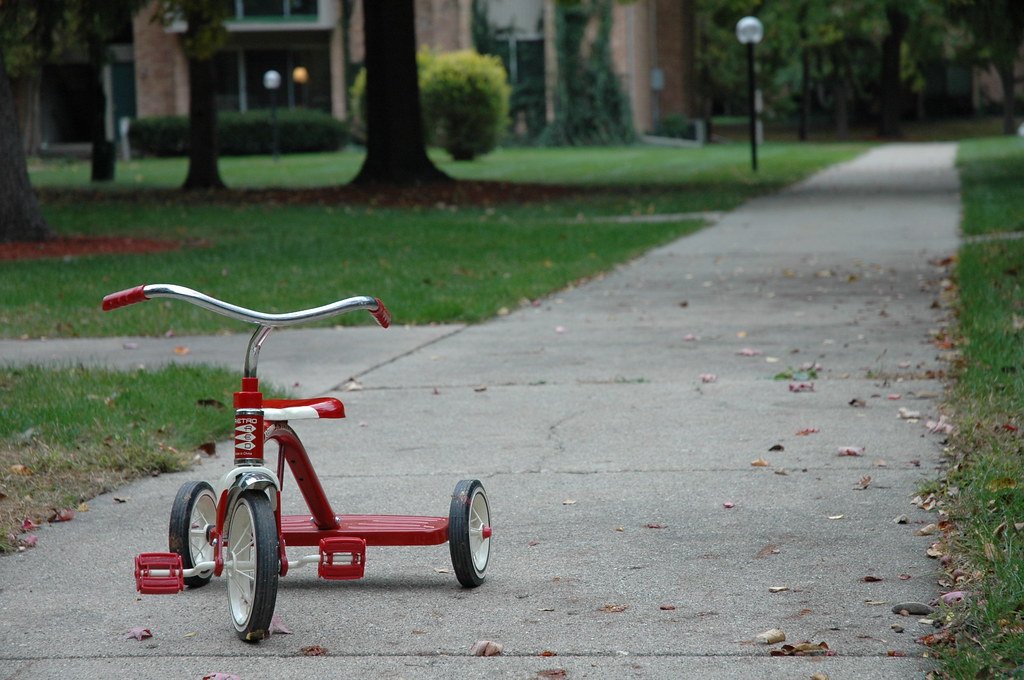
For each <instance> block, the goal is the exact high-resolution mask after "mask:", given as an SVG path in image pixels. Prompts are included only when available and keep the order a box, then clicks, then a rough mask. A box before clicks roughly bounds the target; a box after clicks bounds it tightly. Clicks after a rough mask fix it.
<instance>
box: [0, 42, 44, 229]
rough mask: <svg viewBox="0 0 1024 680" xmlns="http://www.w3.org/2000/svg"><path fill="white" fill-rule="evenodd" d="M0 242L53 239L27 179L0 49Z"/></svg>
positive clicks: (16, 115)
mask: <svg viewBox="0 0 1024 680" xmlns="http://www.w3.org/2000/svg"><path fill="white" fill-rule="evenodd" d="M0 158H2V159H3V161H2V162H0V243H8V242H10V241H45V240H47V239H49V238H53V232H51V231H50V226H49V225H48V224H47V223H46V220H45V219H43V213H42V211H41V210H40V208H39V201H38V200H37V199H36V193H35V191H33V189H32V185H31V184H30V183H29V181H28V166H27V165H26V163H25V152H24V149H22V142H21V133H20V131H19V128H18V114H17V113H16V112H15V110H14V92H13V91H12V90H11V79H10V77H9V76H8V75H7V66H6V64H5V63H4V55H3V50H0Z"/></svg>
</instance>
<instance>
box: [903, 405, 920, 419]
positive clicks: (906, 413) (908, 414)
mask: <svg viewBox="0 0 1024 680" xmlns="http://www.w3.org/2000/svg"><path fill="white" fill-rule="evenodd" d="M897 413H898V414H899V416H900V418H902V419H903V420H920V419H921V412H920V411H911V410H910V409H908V408H901V409H900V410H899V411H898V412H897Z"/></svg>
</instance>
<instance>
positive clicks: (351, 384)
mask: <svg viewBox="0 0 1024 680" xmlns="http://www.w3.org/2000/svg"><path fill="white" fill-rule="evenodd" d="M362 389H363V386H362V385H361V384H360V382H359V381H358V380H355V379H350V380H349V381H348V382H347V383H345V385H344V386H343V387H342V388H341V391H342V392H359V391H360V390H362Z"/></svg>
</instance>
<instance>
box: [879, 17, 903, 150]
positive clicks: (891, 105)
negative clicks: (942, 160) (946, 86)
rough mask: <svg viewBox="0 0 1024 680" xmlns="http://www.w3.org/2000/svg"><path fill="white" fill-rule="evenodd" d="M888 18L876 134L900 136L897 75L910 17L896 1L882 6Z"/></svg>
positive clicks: (898, 77)
mask: <svg viewBox="0 0 1024 680" xmlns="http://www.w3.org/2000/svg"><path fill="white" fill-rule="evenodd" d="M885 16H886V18H887V19H888V20H889V35H887V36H885V40H883V41H882V77H881V91H880V92H879V98H880V104H881V115H880V116H879V120H878V134H879V135H880V136H882V137H900V136H902V134H903V131H902V129H901V127H900V113H901V109H902V103H903V102H902V100H903V96H902V94H903V93H902V90H903V88H902V83H901V78H900V51H901V49H900V48H901V46H902V45H903V38H904V36H906V34H907V30H908V29H909V28H910V18H909V17H908V16H907V15H906V14H905V13H904V12H903V11H902V10H900V9H899V8H898V7H897V6H896V5H889V6H888V7H886V8H885Z"/></svg>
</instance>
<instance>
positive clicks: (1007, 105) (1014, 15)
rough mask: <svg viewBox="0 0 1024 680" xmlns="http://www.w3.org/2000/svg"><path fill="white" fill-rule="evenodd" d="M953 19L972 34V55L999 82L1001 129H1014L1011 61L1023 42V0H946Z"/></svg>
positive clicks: (1012, 132)
mask: <svg viewBox="0 0 1024 680" xmlns="http://www.w3.org/2000/svg"><path fill="white" fill-rule="evenodd" d="M947 9H948V12H949V15H950V17H951V18H952V19H953V20H954V21H959V22H961V23H962V24H963V25H964V26H966V28H967V29H968V30H969V31H970V33H971V34H972V36H973V45H971V52H972V56H973V57H974V58H975V60H977V61H978V62H980V63H984V64H989V65H991V66H992V67H994V68H995V70H996V73H998V74H999V81H1000V83H1001V84H1002V86H1003V133H1004V134H1008V135H1012V134H1015V133H1016V127H1015V121H1014V107H1015V100H1016V84H1017V82H1016V78H1015V77H1014V65H1015V63H1016V62H1017V60H1018V58H1019V55H1020V50H1021V45H1022V43H1024V2H1021V0H948V2H947Z"/></svg>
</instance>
